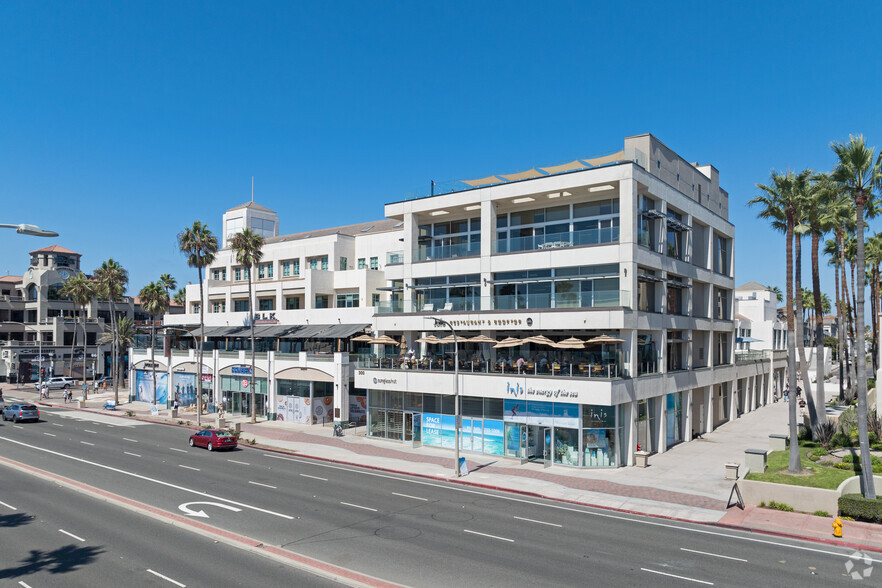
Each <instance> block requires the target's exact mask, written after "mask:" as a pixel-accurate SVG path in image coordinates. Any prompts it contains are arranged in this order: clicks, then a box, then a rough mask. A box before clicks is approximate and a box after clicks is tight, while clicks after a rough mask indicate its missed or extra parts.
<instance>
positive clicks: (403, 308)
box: [375, 290, 631, 314]
mask: <svg viewBox="0 0 882 588" xmlns="http://www.w3.org/2000/svg"><path fill="white" fill-rule="evenodd" d="M621 307H624V308H630V307H631V293H630V292H628V291H625V290H603V291H599V292H573V293H562V294H525V295H510V296H481V297H480V298H477V297H476V298H460V299H456V298H454V299H452V300H449V301H439V302H437V303H435V302H416V301H414V300H397V301H392V302H381V303H380V304H379V305H377V306H376V307H375V310H376V313H377V314H396V313H439V312H441V313H444V312H480V311H489V310H552V309H554V310H582V309H586V308H621Z"/></svg>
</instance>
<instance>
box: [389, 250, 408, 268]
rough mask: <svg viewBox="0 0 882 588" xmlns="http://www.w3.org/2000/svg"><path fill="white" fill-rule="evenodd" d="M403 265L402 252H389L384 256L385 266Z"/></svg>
mask: <svg viewBox="0 0 882 588" xmlns="http://www.w3.org/2000/svg"><path fill="white" fill-rule="evenodd" d="M402 263H404V251H390V252H388V253H387V254H386V265H401V264H402Z"/></svg>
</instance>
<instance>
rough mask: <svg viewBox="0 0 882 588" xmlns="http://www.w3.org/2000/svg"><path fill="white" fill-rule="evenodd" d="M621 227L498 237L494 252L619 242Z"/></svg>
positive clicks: (515, 251)
mask: <svg viewBox="0 0 882 588" xmlns="http://www.w3.org/2000/svg"><path fill="white" fill-rule="evenodd" d="M618 241H619V227H606V228H601V229H588V230H586V231H570V232H568V233H551V234H548V235H533V236H532V237H515V238H510V239H498V240H496V241H494V242H493V250H492V252H493V253H494V254H496V253H517V252H520V251H538V250H545V249H566V248H569V247H581V246H583V245H602V244H606V243H618Z"/></svg>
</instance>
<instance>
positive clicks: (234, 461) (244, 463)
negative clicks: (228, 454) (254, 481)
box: [227, 459, 251, 465]
mask: <svg viewBox="0 0 882 588" xmlns="http://www.w3.org/2000/svg"><path fill="white" fill-rule="evenodd" d="M227 461H231V462H233V463H238V464H240V465H251V464H250V463H248V462H247V461H236V460H235V459H228V460H227Z"/></svg>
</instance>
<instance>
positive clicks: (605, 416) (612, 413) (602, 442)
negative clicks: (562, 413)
mask: <svg viewBox="0 0 882 588" xmlns="http://www.w3.org/2000/svg"><path fill="white" fill-rule="evenodd" d="M582 427H583V430H582V454H583V458H582V465H583V466H585V467H589V468H590V467H611V466H616V465H618V461H617V455H616V444H615V439H616V428H615V427H616V407H614V406H599V405H590V404H589V405H585V406H583V407H582Z"/></svg>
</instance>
